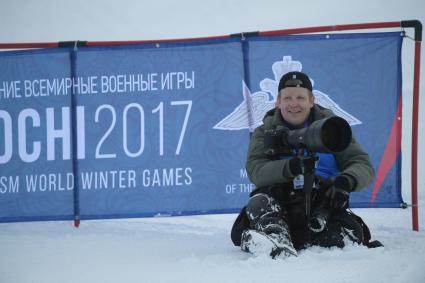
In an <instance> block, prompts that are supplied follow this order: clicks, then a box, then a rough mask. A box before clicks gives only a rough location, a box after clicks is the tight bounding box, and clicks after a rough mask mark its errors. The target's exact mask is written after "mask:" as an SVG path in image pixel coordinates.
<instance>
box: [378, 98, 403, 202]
mask: <svg viewBox="0 0 425 283" xmlns="http://www.w3.org/2000/svg"><path fill="white" fill-rule="evenodd" d="M401 109H402V107H401V97H400V100H399V103H398V106H397V113H396V117H395V118H394V122H393V126H392V128H391V132H390V136H389V138H388V142H387V147H386V148H385V151H384V155H383V156H382V159H381V162H380V164H379V167H378V174H377V175H376V182H375V186H374V187H373V191H372V197H371V199H370V204H371V205H372V204H373V203H374V202H375V199H376V196H377V195H378V192H379V190H380V189H381V185H382V183H383V182H384V180H385V177H386V176H387V174H388V172H389V171H390V169H391V168H392V167H393V166H394V163H395V161H396V160H397V157H398V155H399V154H400V148H401Z"/></svg>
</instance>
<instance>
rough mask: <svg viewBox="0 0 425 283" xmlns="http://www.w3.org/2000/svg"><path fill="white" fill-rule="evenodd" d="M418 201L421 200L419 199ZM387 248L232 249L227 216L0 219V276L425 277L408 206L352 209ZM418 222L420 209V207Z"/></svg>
mask: <svg viewBox="0 0 425 283" xmlns="http://www.w3.org/2000/svg"><path fill="white" fill-rule="evenodd" d="M424 204H425V202H424V201H423V200H422V201H421V206H422V207H423V206H424ZM354 211H355V212H357V213H358V214H359V215H360V216H361V217H363V219H364V220H365V222H366V223H367V224H368V225H369V227H370V229H371V233H372V238H373V239H377V240H380V241H381V242H382V243H383V244H384V245H385V247H383V248H376V249H368V248H366V247H363V246H356V245H349V246H347V247H345V248H344V249H337V248H332V249H326V248H319V247H314V248H310V249H308V250H305V251H303V252H301V253H300V254H299V256H298V257H296V258H294V257H293V258H286V259H279V260H272V259H270V258H268V257H267V256H258V257H253V256H251V255H249V254H247V253H244V252H242V251H240V249H239V248H238V247H234V246H233V244H232V242H231V240H230V229H231V226H232V223H233V220H234V219H235V217H236V215H235V214H228V215H203V216H185V217H170V218H147V219H119V220H92V221H83V222H82V224H81V226H80V228H78V229H77V228H74V227H73V226H72V222H70V221H52V222H30V223H8V224H0V230H1V233H0V251H1V255H0V282H4V283H28V282H37V283H38V282H40V283H41V282H42V283H56V282H62V283H65V282H81V283H84V282H87V283H97V282H99V283H107V282H111V283H112V282H123V283H131V282H155V283H156V282H158V283H159V282H161V283H162V282H182V283H183V282H184V283H190V282H214V283H216V282H223V283H224V282H232V283H237V282H243V283H248V282H255V283H258V282H268V283H272V282H297V283H303V282H309V283H311V282H316V283H321V282H323V283H325V282H326V283H332V282H335V283H336V282H338V283H341V282H344V283H349V282H353V283H354V282H355V283H362V282H365V283H366V282H375V283H378V282H385V283H387V282H392V283H397V282H400V283H402V282H403V283H404V282H411V283H421V282H425V260H424V258H425V234H424V232H423V229H422V230H421V231H420V232H414V231H412V230H411V210H410V209H404V210H403V209H356V210H354ZM420 219H421V223H420V227H424V225H425V221H424V219H425V213H424V212H423V211H422V212H421V215H420Z"/></svg>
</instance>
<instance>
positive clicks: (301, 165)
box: [289, 156, 317, 176]
mask: <svg viewBox="0 0 425 283" xmlns="http://www.w3.org/2000/svg"><path fill="white" fill-rule="evenodd" d="M316 161H317V158H316V157H314V156H308V157H298V156H296V157H294V158H292V159H290V160H289V169H290V170H291V172H292V174H293V175H294V176H298V175H300V174H306V173H312V172H313V170H314V168H315V167H316Z"/></svg>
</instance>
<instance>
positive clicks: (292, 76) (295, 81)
mask: <svg viewBox="0 0 425 283" xmlns="http://www.w3.org/2000/svg"><path fill="white" fill-rule="evenodd" d="M285 87H303V88H306V89H309V90H310V91H313V86H312V85H311V81H310V79H309V77H308V76H307V75H306V74H304V73H301V72H289V73H286V74H284V75H283V76H282V78H281V79H280V82H279V87H278V90H277V92H280V91H281V90H282V89H284V88H285Z"/></svg>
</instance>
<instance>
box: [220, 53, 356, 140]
mask: <svg viewBox="0 0 425 283" xmlns="http://www.w3.org/2000/svg"><path fill="white" fill-rule="evenodd" d="M301 69H302V64H301V62H299V61H293V60H292V57H291V56H284V57H283V60H282V61H277V62H275V63H273V65H272V70H273V73H274V80H272V79H269V78H266V79H264V80H262V81H261V82H260V88H261V91H257V92H254V93H251V91H250V89H249V88H248V86H247V85H246V84H245V82H244V81H242V95H243V101H242V103H241V104H239V105H238V106H237V107H236V108H235V109H234V110H233V111H232V113H230V114H229V115H227V116H226V117H224V118H223V119H222V120H221V121H220V122H218V123H217V124H216V125H215V126H214V127H213V128H214V129H217V130H244V129H249V131H250V132H253V131H254V129H255V128H256V127H258V126H260V125H261V124H262V119H263V117H264V115H265V114H266V112H267V111H269V110H270V109H272V108H273V107H275V101H276V98H277V88H278V84H279V80H280V78H281V77H282V75H284V74H286V73H288V72H291V71H299V72H301ZM310 80H311V83H312V85H313V86H314V81H313V80H312V79H310ZM313 95H314V97H315V101H316V103H317V104H319V105H320V106H322V107H325V108H328V109H330V110H332V111H333V112H334V113H335V115H337V116H340V117H342V118H344V119H345V120H346V121H347V122H348V123H349V124H350V125H352V126H354V125H358V124H361V123H362V122H361V121H360V120H359V119H357V118H356V117H354V116H353V115H351V114H350V113H348V112H347V111H345V110H343V109H342V108H341V107H340V106H339V105H338V104H337V103H336V102H335V101H333V100H332V99H331V98H330V97H329V95H327V94H325V93H323V92H321V91H319V90H313Z"/></svg>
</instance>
